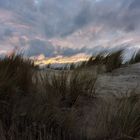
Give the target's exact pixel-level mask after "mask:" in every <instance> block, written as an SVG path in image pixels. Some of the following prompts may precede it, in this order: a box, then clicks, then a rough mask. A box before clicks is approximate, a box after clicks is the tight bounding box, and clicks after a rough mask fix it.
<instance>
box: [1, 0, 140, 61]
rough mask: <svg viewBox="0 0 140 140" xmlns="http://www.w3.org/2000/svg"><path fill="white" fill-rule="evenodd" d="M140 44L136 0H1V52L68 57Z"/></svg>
mask: <svg viewBox="0 0 140 140" xmlns="http://www.w3.org/2000/svg"><path fill="white" fill-rule="evenodd" d="M119 48H126V50H127V51H126V52H127V53H126V55H127V56H128V57H129V55H130V54H131V53H132V52H134V50H135V49H138V48H140V0H0V55H5V54H7V53H9V52H10V51H12V50H13V49H19V50H24V52H25V54H26V55H27V56H29V57H33V56H40V55H43V56H44V57H47V58H48V57H49V58H51V57H58V56H62V57H72V56H74V55H76V56H77V55H78V56H79V54H81V56H83V55H85V56H86V55H91V54H96V53H98V52H100V51H103V50H105V49H108V50H116V49H119Z"/></svg>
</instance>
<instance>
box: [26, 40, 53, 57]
mask: <svg viewBox="0 0 140 140" xmlns="http://www.w3.org/2000/svg"><path fill="white" fill-rule="evenodd" d="M26 51H27V55H28V56H36V55H40V54H44V55H45V56H47V57H51V56H53V54H54V51H55V49H54V47H53V46H52V45H51V44H50V43H48V42H45V41H41V40H39V39H36V40H31V41H30V42H29V48H28V49H27V50H26Z"/></svg>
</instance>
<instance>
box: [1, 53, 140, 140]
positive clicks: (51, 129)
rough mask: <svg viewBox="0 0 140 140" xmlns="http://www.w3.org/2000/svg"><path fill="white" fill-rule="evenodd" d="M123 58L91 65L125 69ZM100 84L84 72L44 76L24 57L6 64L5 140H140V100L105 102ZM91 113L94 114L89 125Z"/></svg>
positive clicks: (113, 57)
mask: <svg viewBox="0 0 140 140" xmlns="http://www.w3.org/2000/svg"><path fill="white" fill-rule="evenodd" d="M121 53H122V51H118V52H115V53H113V54H109V55H107V56H106V57H105V58H104V57H103V56H100V55H99V56H98V57H97V58H96V59H94V58H92V59H91V58H90V62H87V64H88V65H91V62H92V64H93V63H95V64H98V63H100V64H105V65H106V67H108V68H109V69H107V71H109V72H110V71H112V70H113V69H115V68H118V67H120V65H121V62H122V59H121V57H120V56H121ZM93 59H94V60H93ZM110 59H111V60H110ZM116 60H117V61H119V62H116ZM97 78H98V75H97V73H96V74H95V73H93V71H90V72H87V71H84V70H81V69H76V70H72V71H52V72H46V71H43V72H42V71H39V70H38V68H37V67H36V66H34V63H33V62H32V61H31V60H29V59H24V58H23V57H22V55H12V56H10V57H5V58H4V59H1V60H0V140H55V139H56V140H137V139H140V108H139V105H140V100H139V94H138V93H135V92H133V93H131V94H129V95H125V96H122V97H117V96H113V97H111V98H109V99H107V97H101V96H99V95H97V94H96V89H95V88H96V86H95V85H96V81H97ZM84 102H87V103H88V104H89V105H88V106H87V104H84ZM89 108H92V109H94V111H92V112H93V113H92V115H90V116H88V117H90V119H88V120H91V121H89V122H87V121H86V120H87V117H86V116H87V114H88V113H91V112H90V111H89Z"/></svg>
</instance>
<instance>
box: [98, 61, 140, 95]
mask: <svg viewBox="0 0 140 140" xmlns="http://www.w3.org/2000/svg"><path fill="white" fill-rule="evenodd" d="M96 87H97V89H96V92H97V93H98V94H102V95H104V94H105V95H111V94H115V95H116V94H118V95H119V94H124V93H125V94H126V93H130V92H131V91H134V90H135V92H137V93H138V92H140V63H138V64H133V65H129V66H126V67H123V68H120V69H116V70H114V71H113V72H112V73H108V74H103V75H99V78H98V80H97V84H96Z"/></svg>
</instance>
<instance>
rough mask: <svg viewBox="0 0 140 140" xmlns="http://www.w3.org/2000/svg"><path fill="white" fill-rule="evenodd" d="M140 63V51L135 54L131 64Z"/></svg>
mask: <svg viewBox="0 0 140 140" xmlns="http://www.w3.org/2000/svg"><path fill="white" fill-rule="evenodd" d="M139 62H140V50H139V51H137V52H135V53H134V54H133V56H132V58H131V59H130V61H129V64H134V63H139Z"/></svg>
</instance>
